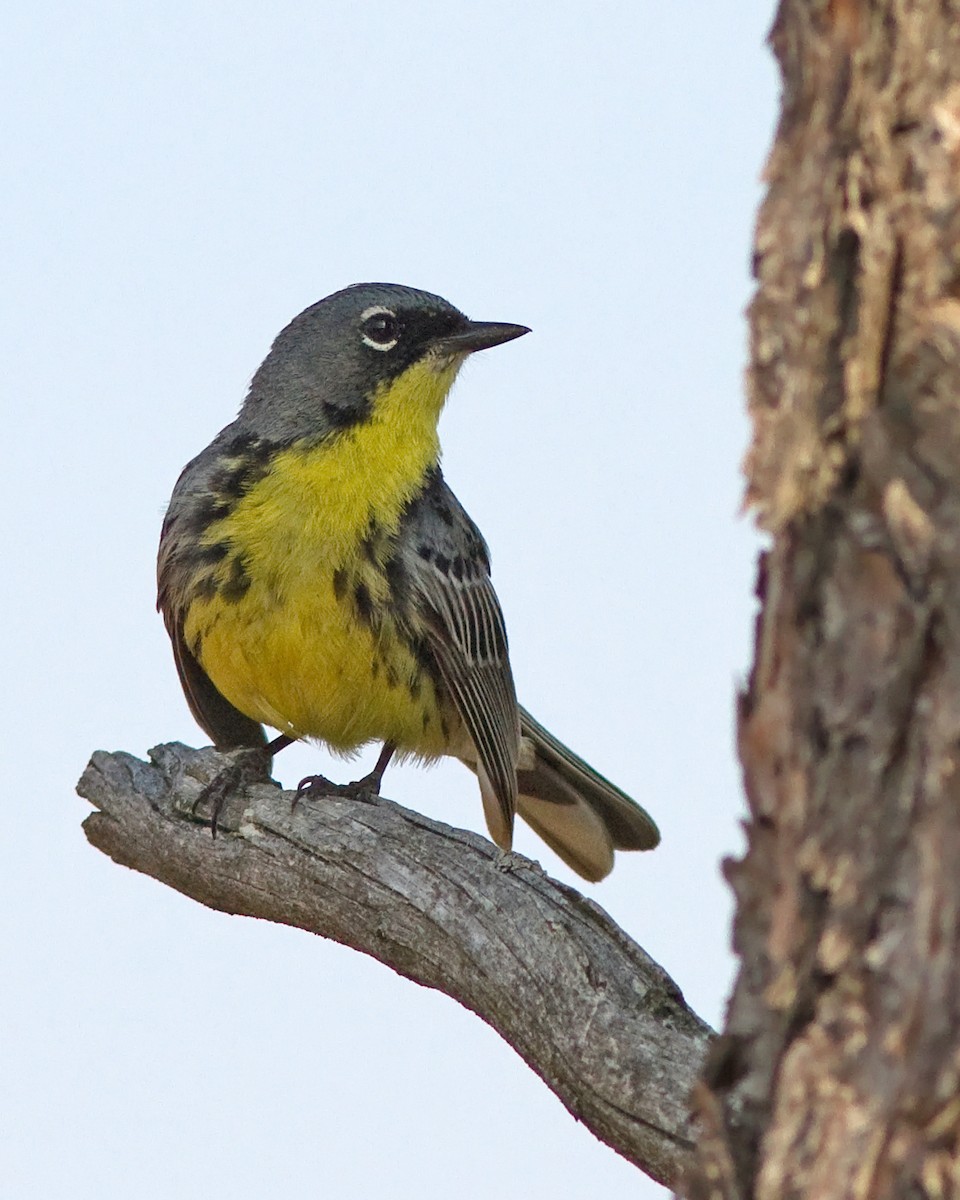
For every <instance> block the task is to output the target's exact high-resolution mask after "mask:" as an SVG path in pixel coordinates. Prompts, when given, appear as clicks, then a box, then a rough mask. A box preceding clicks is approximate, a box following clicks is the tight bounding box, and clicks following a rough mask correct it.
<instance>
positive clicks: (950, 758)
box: [685, 0, 960, 1200]
mask: <svg viewBox="0 0 960 1200" xmlns="http://www.w3.org/2000/svg"><path fill="white" fill-rule="evenodd" d="M772 42H773V46H774V50H775V53H776V55H777V58H778V60H779V63H780V67H781V71H782V74H783V88H784V98H783V111H782V116H781V121H780V126H779V129H778V132H777V137H776V143H775V145H774V148H773V152H772V154H771V157H770V162H769V164H768V168H767V180H768V182H769V192H768V194H767V198H766V201H765V203H764V205H763V208H762V210H761V214H760V219H759V225H758V230H757V239H756V274H757V279H758V283H759V287H758V292H757V296H756V299H755V300H754V302H753V305H752V309H751V314H750V317H751V333H752V366H751V370H750V375H749V397H750V408H751V413H752V416H753V420H754V439H753V445H752V447H751V450H750V453H749V455H748V460H747V474H748V500H749V502H750V504H751V505H752V506H753V508H754V509H755V510H756V512H757V513H758V514H759V519H760V522H761V524H762V526H763V528H764V529H765V530H767V531H768V532H769V534H770V535H771V536H772V545H771V547H770V550H769V552H768V553H767V554H766V555H765V556H764V560H763V562H762V565H761V571H760V581H759V594H760V598H761V600H762V604H763V611H762V614H761V616H760V619H759V621H758V624H757V633H756V647H755V659H754V665H753V670H752V674H751V677H750V681H749V686H748V688H747V690H746V691H745V693H744V694H743V696H742V697H741V703H740V724H739V740H740V753H741V758H742V762H743V770H744V777H745V781H746V789H747V796H748V802H749V807H750V823H749V829H748V850H747V853H746V856H745V857H744V859H743V861H742V862H739V863H737V864H733V865H731V866H730V867H729V878H730V880H731V882H732V884H733V887H734V890H735V892H736V896H737V916H736V924H735V944H736V948H737V951H738V953H739V955H740V956H741V959H742V966H741V970H740V975H739V978H738V981H737V984H736V988H735V992H734V996H733V999H732V1002H731V1007H730V1012H729V1020H728V1024H727V1029H726V1031H725V1034H724V1036H723V1038H722V1039H721V1040H720V1041H719V1042H718V1044H717V1046H716V1047H715V1049H714V1052H713V1053H712V1055H711V1059H710V1063H709V1066H708V1069H707V1072H706V1076H705V1080H704V1082H703V1083H702V1084H701V1085H700V1086H699V1087H698V1090H697V1096H696V1109H697V1111H698V1113H699V1116H700V1119H701V1121H702V1128H703V1134H702V1137H701V1140H700V1143H699V1146H698V1150H697V1165H696V1168H695V1170H694V1171H693V1172H692V1174H691V1175H690V1177H689V1179H688V1182H687V1185H686V1188H685V1191H686V1192H687V1194H688V1195H690V1196H692V1197H703V1198H705V1197H711V1200H712V1198H726V1197H731V1198H732V1197H748V1196H749V1197H758V1198H763V1200H789V1198H790V1197H800V1196H803V1197H805V1198H810V1197H818V1198H820V1197H822V1198H833V1197H871V1198H872V1200H873V1198H875V1200H879V1198H880V1197H907V1196H909V1197H925V1196H929V1197H941V1196H953V1195H958V1194H960V1148H958V1135H960V1086H958V1084H960V772H958V769H957V768H958V754H960V353H958V352H960V6H958V5H956V4H953V3H949V2H948V0H942V2H936V3H935V2H934V0H884V2H879V0H878V2H875V3H868V2H867V0H783V3H782V4H781V7H780V11H779V13H778V16H777V19H776V23H775V25H774V29H773V34H772Z"/></svg>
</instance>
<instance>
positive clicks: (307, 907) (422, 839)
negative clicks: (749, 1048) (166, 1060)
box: [78, 744, 710, 1185]
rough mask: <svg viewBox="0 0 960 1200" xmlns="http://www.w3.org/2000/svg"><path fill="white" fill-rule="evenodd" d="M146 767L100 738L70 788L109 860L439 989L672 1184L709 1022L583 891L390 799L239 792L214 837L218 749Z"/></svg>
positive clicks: (165, 751) (165, 750) (161, 752)
mask: <svg viewBox="0 0 960 1200" xmlns="http://www.w3.org/2000/svg"><path fill="white" fill-rule="evenodd" d="M150 757H151V759H152V763H153V765H150V764H148V763H144V762H141V761H139V760H138V759H135V758H133V757H132V756H130V755H127V754H106V753H102V752H101V753H97V754H95V755H94V756H93V758H92V759H91V762H90V765H89V766H88V768H87V770H86V772H85V773H84V776H83V778H82V779H81V781H80V784H79V788H78V790H79V791H80V793H81V795H83V796H84V797H86V798H87V799H89V800H90V801H91V802H92V803H93V804H94V805H95V807H96V809H97V811H96V812H94V813H93V814H92V815H91V816H89V817H88V818H87V820H86V822H85V824H84V828H85V831H86V834H87V837H88V838H89V839H90V841H91V842H92V843H93V845H94V846H96V847H98V848H99V849H100V850H103V851H104V853H106V854H108V855H110V857H111V858H112V859H114V860H115V861H116V862H118V863H122V864H123V865H125V866H128V867H133V868H135V869H136V870H138V871H142V872H144V873H146V874H148V875H151V876H153V877H154V878H156V879H159V880H160V881H162V882H163V883H166V884H169V885H170V886H171V887H174V888H176V889H177V890H178V891H180V892H183V893H184V894H185V895H187V896H190V897H192V898H193V899H195V900H199V901H200V902H201V903H203V904H206V905H208V906H209V907H211V908H216V909H220V910H222V911H224V912H230V913H239V914H244V915H247V916H255V917H262V918H264V919H266V920H270V921H278V922H282V923H283V924H287V925H294V926H298V927H300V928H301V929H305V930H308V931H310V932H312V933H317V934H321V935H322V936H324V937H328V938H332V939H334V940H335V941H338V942H341V943H343V944H345V945H348V946H352V947H354V948H355V949H357V950H361V951H363V952H364V953H366V954H370V955H372V956H373V957H374V958H377V959H379V960H380V961H381V962H384V963H386V964H387V965H388V966H390V967H392V968H393V969H394V970H395V971H398V972H399V973H400V974H402V975H405V976H407V977H409V978H410V979H414V980H416V981H417V982H418V983H422V984H425V985H426V986H428V987H433V988H438V989H439V990H440V991H443V992H445V993H447V994H448V995H450V996H452V997H453V998H454V999H456V1000H458V1001H459V1002H460V1003H461V1004H463V1005H465V1006H466V1007H467V1008H469V1009H471V1010H472V1011H473V1012H475V1013H476V1014H477V1015H478V1016H480V1017H481V1018H482V1019H483V1020H485V1021H487V1022H488V1023H489V1024H490V1025H492V1026H493V1028H494V1029H496V1030H497V1031H498V1032H499V1033H500V1034H501V1035H502V1036H503V1037H504V1038H505V1039H506V1041H507V1042H509V1043H510V1045H512V1046H513V1047H514V1048H515V1049H516V1050H517V1052H518V1053H519V1054H520V1055H521V1056H522V1057H523V1058H524V1059H525V1060H526V1062H527V1063H528V1064H529V1065H530V1066H531V1067H532V1068H533V1070H534V1071H536V1072H537V1074H538V1075H539V1076H540V1077H541V1078H542V1079H543V1080H544V1082H545V1083H546V1084H547V1086H548V1087H550V1088H551V1089H552V1090H553V1091H554V1092H555V1093H556V1094H557V1095H558V1096H559V1097H560V1099H561V1100H562V1101H563V1103H564V1104H565V1105H566V1107H567V1108H568V1109H569V1110H570V1112H571V1113H572V1114H573V1115H574V1116H575V1117H577V1118H578V1119H580V1120H581V1121H583V1122H584V1123H585V1124H586V1125H587V1126H588V1127H589V1128H590V1129H591V1130H592V1131H593V1132H594V1133H595V1134H596V1135H597V1137H599V1138H601V1139H602V1140H603V1141H605V1142H607V1143H608V1144H609V1145H610V1146H612V1147H613V1148H614V1149H615V1150H617V1151H619V1152H620V1153H621V1154H622V1155H624V1157H626V1158H628V1159H630V1160H631V1161H632V1162H634V1163H636V1164H637V1166H639V1167H640V1168H641V1169H642V1170H644V1171H646V1172H647V1174H648V1175H651V1176H652V1177H653V1178H654V1179H656V1180H658V1181H660V1182H662V1183H666V1184H668V1185H675V1184H676V1183H677V1182H678V1180H679V1178H680V1175H681V1171H682V1169H683V1168H684V1167H685V1166H686V1165H687V1164H688V1162H689V1156H690V1151H691V1148H692V1138H693V1136H694V1129H693V1126H692V1124H691V1119H690V1112H689V1095H690V1089H691V1087H692V1086H693V1083H694V1081H695V1079H696V1077H697V1074H698V1072H699V1071H700V1069H701V1067H702V1064H703V1060H704V1055H705V1052H706V1049H707V1045H708V1042H709V1039H710V1030H709V1029H708V1027H707V1026H706V1025H705V1024H704V1023H703V1022H702V1021H701V1020H700V1019H699V1018H698V1017H697V1016H696V1015H695V1014H694V1013H692V1012H691V1011H690V1009H689V1008H688V1007H687V1006H686V1004H685V1003H684V1000H683V997H682V996H681V994H680V991H679V989H678V988H677V986H676V984H674V982H673V981H672V980H671V979H670V978H669V976H668V975H667V974H666V972H665V971H663V969H662V968H661V967H659V966H658V965H657V964H656V963H655V962H653V960H652V959H651V958H650V957H649V956H648V955H647V954H646V953H645V952H644V951H643V950H642V949H641V948H640V947H639V946H638V945H636V943H635V942H633V941H631V940H630V938H629V937H627V936H626V934H625V933H623V932H622V930H620V929H619V928H618V927H617V926H616V925H615V924H614V922H613V921H612V920H611V919H610V917H608V916H607V914H606V913H605V912H604V911H603V910H602V909H601V908H599V907H598V906H597V905H596V904H594V903H593V902H592V901H590V900H587V899H585V898H584V897H583V896H581V895H580V894H579V893H578V892H576V891H574V890H573V889H572V888H568V887H565V886H564V885H562V884H560V883H557V882H556V881H555V880H552V879H550V878H549V877H548V876H546V875H545V874H544V872H543V871H542V870H541V869H540V867H539V866H537V865H536V864H535V863H532V862H530V861H529V860H527V859H525V858H522V857H521V856H520V855H517V854H509V855H504V854H503V853H502V852H501V851H499V850H498V849H497V848H496V847H495V846H494V845H493V844H492V843H490V842H488V841H486V839H484V838H481V837H478V836H477V835H476V834H472V833H467V832H464V831H461V830H455V829H451V828H450V827H448V826H446V825H442V824H440V823H439V822H436V821H432V820H430V819H428V818H427V817H424V816H422V815H420V814H418V813H414V812H409V811H407V810H406V809H403V808H400V807H399V806H398V805H396V804H393V803H391V802H389V801H386V800H377V801H374V802H372V803H364V802H361V801H356V800H343V799H339V798H336V797H330V798H324V799H320V800H316V799H311V800H310V801H309V802H304V803H301V804H300V805H299V806H298V807H297V809H296V811H293V810H292V809H291V800H292V793H290V792H281V791H279V790H278V789H277V788H276V787H273V786H271V785H269V784H262V785H257V786H254V787H252V788H249V789H248V790H246V791H245V792H244V793H243V794H242V795H241V796H239V797H235V798H234V800H233V801H231V803H230V804H229V805H228V807H227V809H226V811H225V812H224V814H223V817H222V819H221V826H220V827H221V831H222V832H221V835H220V836H218V837H217V838H216V839H214V838H212V837H211V836H210V828H209V825H204V824H202V823H200V822H199V820H198V819H197V818H196V817H195V816H194V815H193V811H192V808H193V804H194V801H195V800H196V798H197V796H198V794H199V792H200V790H201V787H202V785H203V784H204V783H206V782H208V781H209V780H210V779H212V778H213V777H214V775H215V774H216V773H217V771H218V770H219V769H220V768H222V767H223V765H224V764H225V762H226V761H227V760H226V759H224V757H223V756H222V755H219V754H217V753H216V752H215V751H213V750H205V751H199V752H198V751H194V750H190V749H188V748H187V747H185V746H181V745H177V744H173V745H167V746H160V747H158V748H157V749H156V750H153V751H151V754H150Z"/></svg>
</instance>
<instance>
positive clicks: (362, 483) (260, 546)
mask: <svg viewBox="0 0 960 1200" xmlns="http://www.w3.org/2000/svg"><path fill="white" fill-rule="evenodd" d="M528 332H529V330H528V329H526V328H525V327H524V326H522V325H505V324H498V323H491V322H486V321H470V320H468V319H467V318H466V317H465V316H464V315H463V313H462V312H460V311H459V310H458V309H456V308H454V307H453V306H452V305H451V304H449V303H448V302H447V301H446V300H443V299H441V298H440V297H439V296H432V295H430V294H429V293H427V292H421V291H417V290H414V289H413V288H407V287H400V286H397V285H395V284H381V283H362V284H356V285H355V286H353V287H349V288H346V289H345V290H344V291H341V292H337V293H335V294H334V295H332V296H328V297H327V298H326V299H325V300H321V301H320V302H319V303H318V304H314V305H313V306H312V307H311V308H308V309H307V310H306V311H305V312H302V313H301V314H300V315H299V316H298V317H296V318H295V319H294V320H293V321H291V323H290V324H289V325H288V326H287V327H286V329H284V330H283V332H282V333H281V334H280V335H279V337H278V338H277V339H276V341H275V342H274V343H273V346H272V347H271V350H270V353H269V354H268V355H267V357H266V359H265V360H264V362H263V364H262V366H261V367H260V369H259V370H258V371H257V373H256V374H255V375H254V377H253V382H252V383H251V385H250V390H249V392H248V394H247V397H246V400H245V401H244V404H243V407H242V408H241V410H240V415H239V416H238V417H237V419H236V420H235V421H234V422H233V423H232V424H230V425H228V426H227V427H226V429H224V430H222V431H221V432H220V433H219V434H218V435H217V436H216V437H215V438H214V440H213V441H212V442H211V444H210V445H209V446H208V447H207V448H206V450H204V451H202V453H200V454H199V455H198V456H197V457H196V458H195V459H194V460H193V461H192V462H191V463H189V464H188V466H187V467H186V468H185V470H184V471H183V473H182V475H181V476H180V479H179V480H178V482H177V485H176V488H175V489H174V492H173V497H172V499H171V501H170V507H169V510H168V512H167V516H166V520H165V522H164V526H163V533H162V535H161V538H160V552H159V561H158V578H159V599H158V608H159V609H160V610H161V611H162V613H163V617H164V620H165V622H166V626H167V630H168V632H169V634H170V638H171V641H172V642H173V651H174V657H175V659H176V664H177V670H178V671H179V674H180V681H181V683H182V684H183V688H184V692H185V693H186V697H187V701H188V703H189V705H190V708H191V710H192V712H193V715H194V716H195V717H196V719H197V721H198V722H199V723H200V725H202V726H203V728H204V729H205V730H206V732H207V733H208V734H209V736H210V737H211V738H212V739H213V742H214V744H215V745H216V746H217V747H219V748H220V749H223V750H228V749H234V748H239V747H251V748H258V749H259V750H260V751H261V753H262V754H263V763H264V765H266V764H268V763H269V754H270V753H271V752H272V751H274V750H276V749H279V748H280V747H281V746H283V745H286V744H288V742H289V741H291V740H294V739H298V738H316V739H318V740H319V741H321V742H324V743H325V744H326V745H327V746H329V747H330V748H331V749H333V750H334V751H340V752H349V751H353V750H355V749H357V748H358V747H360V746H363V745H365V744H366V743H368V742H382V743H383V753H382V754H381V756H380V761H379V762H378V764H377V768H376V770H375V771H374V772H372V773H371V775H369V776H367V777H366V778H365V779H364V780H362V781H360V782H361V783H362V784H363V786H364V787H366V788H368V789H369V790H372V791H377V790H378V789H379V785H380V777H381V775H382V774H383V770H384V768H385V767H386V764H387V762H388V761H389V759H390V757H391V755H393V754H394V753H396V754H398V755H400V756H413V757H415V758H418V759H421V760H425V761H429V760H432V759H436V758H437V757H439V756H440V755H444V754H449V755H453V756H455V757H456V758H459V759H461V760H462V761H463V762H464V763H466V764H467V765H468V766H469V767H471V768H472V769H473V770H475V771H476V773H477V775H478V777H479V780H480V792H481V795H482V797H483V809H484V813H485V815H486V819H487V825H488V827H489V830H490V834H491V836H492V838H493V840H494V841H495V842H496V843H497V845H498V846H501V847H502V848H503V849H504V850H508V849H509V848H510V845H511V841H512V836H513V819H514V813H516V812H518V813H519V814H520V816H521V817H522V818H523V819H524V820H525V821H526V822H527V823H528V824H529V825H531V826H532V827H533V829H534V830H535V831H536V832H537V833H538V834H539V835H540V836H541V837H542V838H543V840H544V841H545V842H546V843H547V844H548V845H549V846H551V847H552V848H553V849H554V850H555V851H556V852H557V854H559V855H560V857H561V858H562V859H563V860H564V861H565V862H566V863H568V864H569V866H571V867H572V868H573V869H574V870H575V871H577V872H578V873H579V874H580V875H582V876H583V877H584V878H585V879H590V880H597V879H602V878H603V877H604V876H605V875H606V874H607V873H608V872H609V871H610V869H611V868H612V866H613V853H614V849H621V850H648V849H651V848H652V847H654V846H655V845H656V844H657V842H658V841H659V833H658V831H657V827H656V825H655V824H654V822H653V821H652V820H651V818H650V817H649V816H648V815H647V813H646V812H644V810H643V809H642V808H640V806H639V805H637V804H636V803H634V801H633V800H631V799H630V798H629V797H628V796H626V795H625V794H624V793H623V792H621V791H620V790H619V789H618V788H616V787H614V786H613V785H612V784H610V783H609V782H608V781H607V780H605V779H603V778H602V777H601V776H600V775H598V774H597V773H596V772H595V771H594V770H593V769H592V768H590V767H588V766H587V764H586V763H584V762H583V761H582V760H581V759H579V758H578V757H577V756H576V755H575V754H573V753H572V752H571V751H570V750H568V749H567V748H566V746H564V745H562V744H561V743H560V742H559V741H557V739H556V738H554V737H553V736H552V735H551V734H549V733H548V732H547V731H546V730H545V729H544V728H543V727H542V726H541V725H539V724H538V723H537V722H536V721H535V720H534V719H533V718H532V717H531V716H530V715H529V713H527V712H526V711H525V710H524V709H522V708H520V707H519V706H518V705H517V699H516V694H515V691H514V685H513V677H512V674H511V671H510V662H509V658H508V656H507V635H506V631H505V629H504V623H503V615H502V613H501V611H500V605H499V603H498V601H497V597H496V594H495V592H494V590H493V585H492V583H491V582H490V559H489V556H488V553H487V547H486V544H485V543H484V540H483V538H482V537H481V535H480V532H479V530H478V529H477V527H476V525H474V523H473V522H472V521H471V520H470V518H469V517H468V516H467V514H466V513H465V512H464V510H463V508H462V507H461V506H460V504H459V502H458V501H457V499H456V497H455V496H454V494H453V492H451V491H450V489H449V488H448V487H447V485H446V483H445V482H444V479H443V476H442V474H441V473H440V466H439V460H440V444H439V440H438V436H437V422H438V420H439V417H440V412H441V410H442V408H443V405H444V402H445V401H446V398H447V394H448V393H449V391H450V387H451V385H452V383H453V381H454V379H455V378H456V375H457V372H458V371H459V369H460V367H461V365H462V364H463V362H464V360H465V359H466V357H467V356H468V355H469V354H472V353H474V351H477V350H485V349H487V348H488V347H491V346H498V345H500V344H501V343H502V342H508V341H510V340H511V339H512V338H516V337H520V336H521V335H522V334H525V333H528ZM264 725H267V726H271V727H272V728H274V729H277V730H279V731H280V733H281V735H282V736H281V737H278V738H276V739H274V741H273V742H271V743H270V745H269V747H267V742H266V736H265V734H264V730H263V728H262V727H263V726H264ZM305 782H306V783H307V785H308V786H309V783H310V781H305ZM316 782H317V783H318V784H321V783H322V784H325V782H326V781H321V780H320V778H319V777H317V780H316ZM301 786H303V785H301ZM353 786H359V785H353Z"/></svg>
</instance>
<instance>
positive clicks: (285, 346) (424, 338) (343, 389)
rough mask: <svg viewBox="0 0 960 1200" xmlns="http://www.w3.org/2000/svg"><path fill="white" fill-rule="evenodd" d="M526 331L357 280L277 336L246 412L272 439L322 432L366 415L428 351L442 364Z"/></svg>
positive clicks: (427, 296)
mask: <svg viewBox="0 0 960 1200" xmlns="http://www.w3.org/2000/svg"><path fill="white" fill-rule="evenodd" d="M524 333H529V330H528V329H527V328H526V326H524V325H507V324H501V323H498V322H489V321H470V320H468V318H467V317H465V316H464V314H463V313H462V312H460V310H459V309H457V308H454V307H453V305H452V304H450V303H448V302H447V301H446V300H444V299H443V298H442V297H440V296H434V295H432V294H431V293H430V292H421V291H418V290H417V289H416V288H409V287H403V286H401V285H400V284H395V283H356V284H354V285H353V286H352V287H348V288H344V290H343V291H341V292H334V294H333V295H332V296H327V297H326V299H324V300H321V301H319V303H317V304H314V305H311V307H310V308H307V309H305V310H304V311H303V312H302V313H300V315H299V316H298V317H294V319H293V320H292V321H291V322H290V324H289V325H288V326H287V327H286V329H284V330H283V331H282V332H281V333H280V334H279V335H278V336H277V338H276V340H275V341H274V343H273V346H272V347H271V349H270V353H269V354H268V355H267V357H266V358H265V359H264V361H263V363H262V365H261V366H260V369H259V370H258V371H257V373H256V375H254V377H253V382H252V383H251V385H250V391H249V393H248V394H247V398H246V401H245V402H244V406H243V410H242V411H241V414H240V418H241V421H242V422H243V424H244V425H245V426H246V427H247V428H249V429H253V430H255V431H256V432H257V433H258V434H259V435H260V436H262V437H266V438H268V439H269V440H271V441H288V440H295V439H297V438H301V437H311V436H315V435H323V434H325V433H328V432H330V431H331V430H335V429H343V428H345V427H347V426H349V425H353V424H356V423H357V422H359V421H362V420H364V419H365V418H366V417H367V415H368V414H369V413H370V411H371V399H372V397H373V395H374V394H375V393H376V392H377V390H378V389H379V388H381V387H382V386H383V385H384V384H388V383H389V382H390V381H391V380H393V379H395V378H397V377H398V376H399V375H401V374H403V372H404V371H405V370H407V369H408V368H409V367H411V366H413V364H414V363H417V362H420V361H422V360H425V359H431V358H432V359H435V360H436V362H437V365H438V367H440V366H442V365H445V364H446V363H448V362H449V361H450V360H451V359H453V358H456V357H458V356H459V357H461V358H462V357H464V356H465V355H467V354H471V353H473V352H474V351H475V350H483V349H486V348H487V347H490V346H497V345H499V344H500V343H501V342H507V341H510V340H511V339H512V338H515V337H520V336H521V335H522V334H524Z"/></svg>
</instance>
